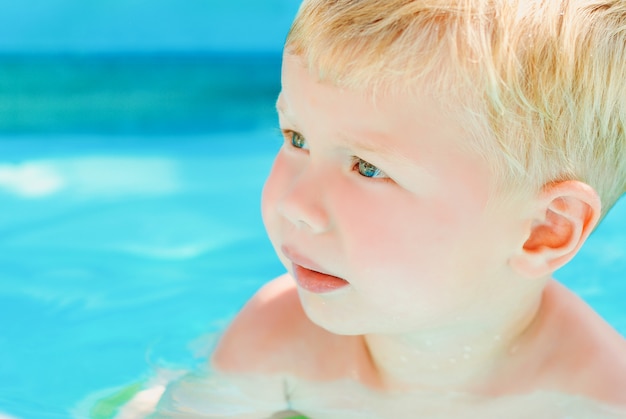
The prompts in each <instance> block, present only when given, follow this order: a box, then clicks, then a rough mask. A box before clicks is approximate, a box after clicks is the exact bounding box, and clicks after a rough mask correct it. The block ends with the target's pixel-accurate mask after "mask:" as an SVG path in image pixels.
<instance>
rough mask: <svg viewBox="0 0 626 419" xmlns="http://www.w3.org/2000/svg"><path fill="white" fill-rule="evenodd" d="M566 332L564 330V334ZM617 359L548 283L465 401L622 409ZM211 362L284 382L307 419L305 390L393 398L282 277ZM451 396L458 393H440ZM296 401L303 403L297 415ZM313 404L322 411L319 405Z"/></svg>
mask: <svg viewBox="0 0 626 419" xmlns="http://www.w3.org/2000/svg"><path fill="white" fill-rule="evenodd" d="M568 324H569V325H571V326H570V327H567V326H565V325H568ZM268 325H272V326H271V327H268ZM574 325H575V326H574ZM572 348H578V350H572ZM625 353H626V345H625V344H624V340H623V338H622V337H621V336H620V335H619V334H617V333H616V332H615V331H613V329H611V327H610V326H609V325H608V324H606V322H605V321H604V320H602V319H601V318H600V317H599V316H598V315H597V314H595V312H593V310H592V309H591V308H589V307H588V306H587V305H586V304H585V303H584V302H583V301H582V300H580V299H579V298H578V297H577V296H575V295H574V294H572V293H571V292H570V291H569V290H567V289H566V288H564V287H563V286H561V285H560V284H558V283H556V282H551V283H550V284H549V285H548V286H547V288H546V291H545V293H544V296H543V299H542V306H541V309H540V310H539V312H538V316H537V318H536V319H535V320H534V321H533V323H532V325H531V326H530V327H529V328H528V330H527V331H526V332H525V334H524V336H523V338H522V339H520V340H519V341H518V342H517V343H516V346H515V347H514V348H509V350H508V351H507V356H506V359H504V360H500V361H499V363H498V365H497V366H494V369H493V370H492V374H490V376H489V377H488V379H487V380H485V381H484V382H482V383H481V385H479V386H474V389H473V390H472V394H473V395H476V396H480V397H486V398H493V397H502V396H510V395H519V394H527V393H532V392H537V391H546V392H557V393H564V394H568V395H571V396H583V397H585V398H589V399H593V400H595V401H598V402H600V403H607V404H611V405H617V406H620V405H621V406H625V407H626V394H625V392H624V391H623V389H624V388H626V360H625V357H624V354H625ZM212 362H213V365H214V367H215V369H216V370H217V371H221V372H222V373H227V374H231V373H235V374H243V375H242V377H245V376H246V375H249V374H251V375H257V374H260V375H266V376H268V377H273V378H274V379H276V380H284V381H285V382H288V383H289V386H290V387H292V388H294V389H295V390H294V391H293V392H292V393H290V394H289V403H290V407H291V408H293V409H296V410H297V409H301V410H302V411H306V413H308V414H310V415H311V416H312V417H315V411H311V409H310V407H309V406H308V404H307V403H306V400H307V397H306V396H307V395H306V394H301V393H299V390H298V388H302V389H304V388H307V387H310V386H311V384H310V383H318V384H319V383H324V382H326V383H331V382H336V381H341V380H351V381H356V382H358V383H360V384H362V385H363V387H364V388H368V389H371V390H374V391H375V392H377V393H381V394H385V393H390V394H393V393H394V392H395V393H397V392H398V389H397V388H388V387H386V386H385V383H384V378H383V374H382V372H381V371H380V370H379V369H378V367H377V365H376V364H375V363H374V362H373V359H372V356H371V353H370V351H369V349H368V346H367V341H366V339H365V337H364V336H340V335H335V334H333V333H329V332H327V331H326V330H324V329H322V328H320V327H319V326H317V325H315V324H314V323H312V322H311V321H310V320H309V318H308V317H307V316H306V314H305V312H304V311H303V309H302V307H301V305H300V300H299V297H298V292H297V288H296V285H295V282H294V281H293V279H292V278H290V277H289V276H288V275H285V276H282V277H279V278H277V279H276V280H274V281H272V282H271V283H269V284H268V285H266V286H265V287H264V288H263V289H261V290H260V291H259V293H258V294H257V295H256V296H255V297H254V298H253V299H252V300H250V301H249V302H248V304H247V305H246V306H245V308H244V309H243V310H242V311H241V312H240V313H239V315H238V316H237V318H236V320H235V321H234V322H233V323H232V325H231V327H230V328H229V330H228V331H227V333H226V334H225V335H224V336H223V338H222V340H221V342H220V345H219V347H218V348H217V350H216V352H215V353H214V356H213V359H212ZM345 389H346V391H349V389H350V387H346V388H345ZM425 390H430V389H427V388H426V389H425V388H408V387H405V388H404V389H403V390H402V391H400V393H402V392H404V393H405V394H410V393H411V392H416V393H419V392H420V391H425ZM436 390H441V389H436ZM454 390H457V391H463V390H464V389H461V388H459V389H446V391H454ZM359 394H360V396H361V397H366V396H367V395H368V393H363V392H361V393H359V392H358V391H357V392H356V394H353V395H352V396H354V397H359ZM343 396H344V397H350V394H343ZM299 397H302V398H303V399H304V400H305V403H304V404H305V407H304V409H302V408H301V407H300V406H299V403H298V399H299ZM278 400H280V396H279V397H277V402H276V408H277V410H281V409H284V408H286V407H287V406H286V404H283V405H282V406H281V404H280V402H279V401H278ZM418 400H419V399H418ZM481 400H482V399H481ZM329 401H330V402H332V400H329ZM370 402H371V401H370ZM590 402H591V400H590ZM317 403H318V405H319V406H323V405H324V403H325V401H324V400H317ZM363 403H367V400H363ZM396 408H397V403H396ZM404 409H406V410H405V411H406V412H407V413H408V412H412V411H419V409H420V406H419V403H418V404H416V405H413V406H411V405H405V406H404ZM465 411H467V410H465ZM625 414H626V411H625ZM607 417H613V416H607ZM615 417H619V416H615Z"/></svg>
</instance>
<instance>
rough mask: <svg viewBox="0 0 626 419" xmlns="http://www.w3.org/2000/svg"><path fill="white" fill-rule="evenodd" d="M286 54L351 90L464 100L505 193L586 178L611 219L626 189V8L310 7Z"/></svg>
mask: <svg viewBox="0 0 626 419" xmlns="http://www.w3.org/2000/svg"><path fill="white" fill-rule="evenodd" d="M286 50H287V52H288V53H291V54H295V55H298V56H300V57H302V58H303V59H304V60H305V62H306V63H307V64H308V66H309V69H310V70H311V71H312V72H315V73H316V74H317V75H318V76H319V77H320V79H322V80H326V81H329V82H331V83H334V84H336V85H339V86H342V87H347V88H353V89H367V90H370V91H371V92H380V91H382V90H384V91H387V92H392V93H395V92H398V91H407V90H408V91H410V90H411V87H413V86H421V87H422V88H423V87H424V86H428V88H429V90H430V91H431V92H433V93H435V94H436V95H440V96H447V97H450V98H454V99H455V100H456V101H457V102H458V101H461V103H462V104H463V108H464V110H465V111H467V112H465V113H466V114H467V116H468V117H469V120H471V123H472V127H473V128H476V129H473V130H472V131H473V132H474V135H472V137H473V138H474V139H475V140H476V141H472V143H474V145H473V146H474V147H475V148H476V149H477V150H478V151H480V152H481V153H482V154H484V155H485V156H486V157H488V158H487V160H488V161H489V162H490V164H492V165H493V166H494V170H497V173H496V174H497V177H498V178H499V179H500V180H501V186H502V189H504V190H506V189H509V190H510V189H512V187H513V186H515V187H526V188H528V189H529V190H530V191H533V190H534V191H537V190H539V189H540V188H542V187H543V186H545V185H546V184H548V183H551V182H556V181H560V180H567V179H577V180H581V181H583V182H585V183H587V184H589V185H591V186H592V187H593V188H594V189H595V190H596V191H597V192H598V194H599V195H600V198H601V200H602V203H603V207H604V211H606V210H608V209H609V208H610V207H611V206H612V205H613V204H614V203H615V202H616V201H617V199H618V198H619V197H620V196H621V195H622V194H623V193H624V192H625V191H626V130H625V126H626V1H625V0H569V1H568V0H563V1H558V0H304V3H303V4H302V6H301V8H300V11H299V13H298V16H297V18H296V20H295V21H294V24H293V26H292V28H291V31H290V33H289V35H288V37H287V42H286ZM494 139H495V141H494Z"/></svg>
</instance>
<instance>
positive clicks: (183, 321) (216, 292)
mask: <svg viewBox="0 0 626 419" xmlns="http://www.w3.org/2000/svg"><path fill="white" fill-rule="evenodd" d="M0 61H1V60H0ZM7 63H9V64H10V65H8V64H7ZM4 64H5V65H0V73H1V74H0V83H2V84H0V107H1V108H2V109H4V111H2V112H0V132H1V133H2V135H0V208H2V211H0V316H1V317H2V321H1V322H0V359H1V360H2V362H1V363H0V414H1V413H5V414H10V415H12V416H16V417H19V418H24V419H30V418H33V419H34V418H47V417H54V418H65V417H72V416H73V415H75V413H74V412H76V409H77V408H78V406H79V405H80V404H81V402H82V401H84V400H85V399H86V398H88V397H89V396H90V395H93V394H96V393H98V392H101V391H106V390H107V389H112V388H116V387H120V386H124V385H127V384H129V383H133V382H137V381H138V380H142V379H145V378H147V377H149V376H150V375H151V374H152V373H153V372H154V370H155V369H156V368H159V367H166V368H194V366H197V365H200V364H201V363H203V362H204V359H205V358H204V357H205V356H206V354H207V351H208V350H210V346H211V342H212V339H211V337H212V336H215V334H216V333H218V332H219V331H220V330H221V329H222V328H223V327H224V326H225V325H226V324H227V322H228V319H230V318H231V317H232V316H233V315H234V313H236V311H237V309H238V308H239V307H240V306H241V304H243V302H244V301H245V300H246V299H247V298H248V297H249V296H250V295H251V294H252V293H253V292H254V290H255V289H257V288H258V287H259V286H260V285H261V284H262V283H263V282H264V281H266V280H268V279H270V278H271V277H273V276H275V275H277V274H278V273H280V272H281V267H280V265H279V263H278V261H277V260H276V259H275V257H274V255H273V252H272V249H271V247H270V244H269V242H268V240H267V238H266V237H265V234H264V231H263V227H262V223H261V218H260V211H259V198H260V193H261V187H262V183H263V179H264V177H265V176H266V174H267V173H268V171H269V168H270V165H271V162H272V159H273V155H274V153H275V151H276V150H277V148H278V146H279V145H280V140H279V139H278V137H277V135H276V134H275V132H274V126H275V121H274V115H273V110H272V108H273V101H274V99H275V96H276V94H277V92H278V76H279V73H278V69H279V66H280V63H279V60H278V57H277V56H271V55H270V56H251V57H242V56H164V57H163V56H162V57H158V56H108V57H107V56H92V57H86V56H82V57H65V58H58V57H57V58H55V57H53V56H39V57H19V56H13V57H5V59H4ZM157 70H158V71H157ZM7 74H9V75H10V77H12V80H14V83H7V82H6V80H7ZM624 219H626V202H625V200H622V201H621V202H620V204H619V205H618V206H617V207H616V208H615V209H614V210H613V211H612V212H611V214H609V216H608V218H607V219H606V220H605V222H604V224H603V225H602V226H601V227H600V228H599V229H598V230H597V231H596V232H595V233H594V234H593V236H592V237H591V239H590V240H589V242H588V243H587V245H586V246H585V247H584V248H583V250H582V251H581V253H580V254H579V255H578V256H577V258H576V259H575V260H574V261H573V262H572V263H571V264H570V265H569V266H568V267H566V268H564V269H563V270H561V271H560V272H558V275H557V277H558V278H560V279H561V280H563V281H564V282H566V283H567V284H568V285H569V286H571V287H572V288H574V289H575V290H576V291H577V292H578V293H579V294H580V295H582V296H583V297H584V298H585V299H586V300H587V301H589V302H590V304H592V305H593V306H594V307H595V308H596V309H597V310H598V311H599V312H600V313H601V314H602V315H603V316H604V317H605V318H607V319H608V320H609V321H610V322H611V324H613V325H614V326H615V327H616V328H617V329H618V330H619V331H620V332H621V333H622V334H625V335H626V312H625V311H624V309H623V303H622V302H623V299H624V295H626V282H625V281H623V278H624V275H625V274H626V226H624V222H623V220H624ZM203 336H204V338H203Z"/></svg>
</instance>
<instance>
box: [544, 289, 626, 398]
mask: <svg viewBox="0 0 626 419" xmlns="http://www.w3.org/2000/svg"><path fill="white" fill-rule="evenodd" d="M548 298H549V299H551V300H552V306H553V308H552V309H553V310H554V313H555V319H556V322H555V326H556V327H557V328H558V330H559V332H558V335H559V336H558V339H559V340H560V341H561V342H562V343H563V345H560V346H561V348H563V349H562V351H563V352H562V353H561V354H560V355H559V356H560V357H561V358H562V359H563V360H565V363H564V364H563V365H564V366H566V367H567V368H568V369H569V373H570V374H569V375H570V376H572V374H573V376H574V380H571V381H570V385H571V386H572V387H573V390H574V391H576V392H580V393H582V394H584V395H587V396H590V397H592V398H596V399H599V400H602V401H605V402H608V403H612V404H619V405H626V391H624V389H626V339H624V337H623V336H622V335H620V334H619V333H618V332H617V331H616V330H615V329H614V328H613V327H611V325H609V324H608V323H607V322H606V321H605V320H604V319H602V318H601V317H600V316H599V315H598V314H597V313H596V312H595V311H594V310H593V309H592V308H591V307H590V306H589V305H588V304H587V303H585V302H584V301H583V300H582V299H581V298H579V297H578V296H576V295H575V294H574V293H573V292H571V291H569V290H568V289H567V288H565V287H564V286H562V285H558V284H557V285H554V286H552V289H551V291H550V296H549V297H548Z"/></svg>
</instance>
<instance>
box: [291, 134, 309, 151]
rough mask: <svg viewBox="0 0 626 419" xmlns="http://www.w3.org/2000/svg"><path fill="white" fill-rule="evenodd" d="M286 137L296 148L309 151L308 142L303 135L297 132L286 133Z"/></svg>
mask: <svg viewBox="0 0 626 419" xmlns="http://www.w3.org/2000/svg"><path fill="white" fill-rule="evenodd" d="M285 135H287V136H288V139H289V141H290V142H291V145H292V146H294V147H295V148H302V149H305V150H306V149H308V146H307V144H306V140H305V139H304V136H302V134H300V133H297V132H295V131H286V132H285Z"/></svg>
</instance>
